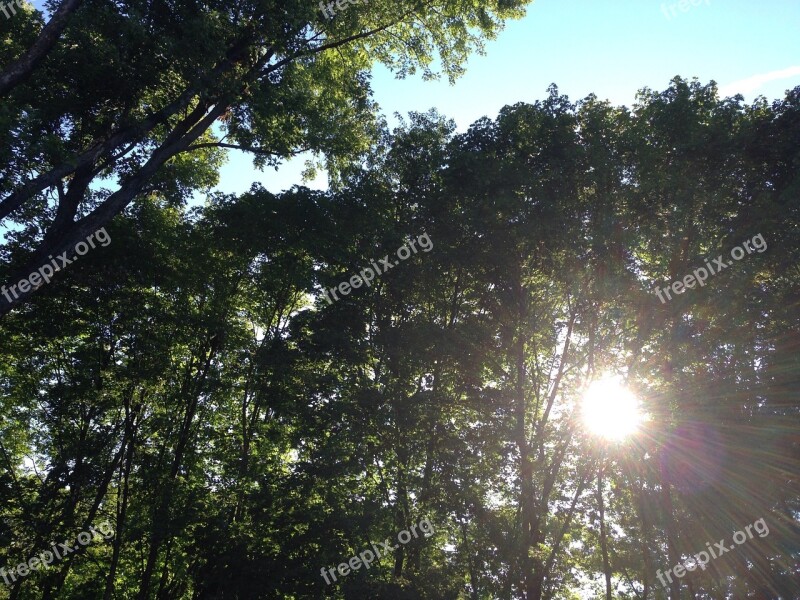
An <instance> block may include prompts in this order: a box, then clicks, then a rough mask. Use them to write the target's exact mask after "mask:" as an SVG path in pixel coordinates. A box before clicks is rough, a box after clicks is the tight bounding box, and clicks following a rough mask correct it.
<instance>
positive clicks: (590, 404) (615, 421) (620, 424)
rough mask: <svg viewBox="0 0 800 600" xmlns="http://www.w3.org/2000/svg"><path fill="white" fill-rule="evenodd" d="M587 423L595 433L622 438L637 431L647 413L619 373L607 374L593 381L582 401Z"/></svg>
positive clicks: (617, 438) (584, 419)
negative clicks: (623, 382)
mask: <svg viewBox="0 0 800 600" xmlns="http://www.w3.org/2000/svg"><path fill="white" fill-rule="evenodd" d="M581 412H582V417H583V423H584V425H585V426H586V427H587V429H588V430H589V431H591V432H592V433H593V434H595V435H597V436H600V437H603V438H606V439H608V440H622V439H624V438H626V437H627V436H629V435H631V434H632V433H635V432H636V430H637V429H638V428H639V424H640V423H641V422H642V420H643V418H644V416H643V415H642V412H641V409H640V408H639V400H638V399H637V398H636V396H634V395H633V394H632V393H631V391H630V390H628V389H627V388H626V387H625V386H624V385H623V384H622V381H621V378H620V377H619V376H613V377H604V378H603V379H599V380H597V381H593V382H592V383H591V384H589V387H588V388H587V389H586V392H585V393H584V395H583V400H582V411H581Z"/></svg>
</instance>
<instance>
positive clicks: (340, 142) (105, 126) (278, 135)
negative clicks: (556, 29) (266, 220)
mask: <svg viewBox="0 0 800 600" xmlns="http://www.w3.org/2000/svg"><path fill="white" fill-rule="evenodd" d="M524 5H525V2H523V1H521V0H520V1H508V0H497V1H495V2H491V3H489V4H484V5H481V6H478V5H475V4H473V3H470V2H466V1H463V2H442V1H438V0H437V1H430V2H414V3H409V4H408V5H398V4H397V3H396V2H389V1H388V0H373V1H371V2H369V3H368V4H366V5H359V6H354V7H351V8H350V9H348V10H347V11H342V12H340V13H339V14H337V16H336V18H334V19H332V20H329V21H326V20H325V17H323V14H322V13H321V12H320V11H319V10H318V8H317V7H316V6H314V5H312V4H311V3H309V2H301V1H293V2H278V3H274V2H263V3H255V4H246V3H245V4H242V3H232V2H226V1H222V2H213V3H211V4H202V5H199V4H197V3H196V2H194V1H189V0H187V1H185V2H179V3H170V4H168V3H164V2H155V3H150V2H142V1H140V0H133V1H124V2H118V3H109V2H104V1H100V2H85V3H83V4H81V5H77V4H76V3H74V2H71V1H68V2H66V3H65V4H63V5H62V6H61V7H60V8H59V9H58V10H56V12H55V13H54V16H53V19H52V21H51V22H50V23H49V24H48V25H47V26H46V27H45V28H44V29H42V31H41V34H40V35H39V37H38V38H37V33H38V31H37V27H36V26H35V25H33V23H36V22H37V19H38V17H37V16H26V17H25V18H27V19H29V21H28V22H24V19H23V18H22V15H20V18H19V19H16V21H18V22H19V23H18V25H15V27H17V28H18V32H19V33H18V34H19V35H20V40H19V41H15V46H14V47H15V49H16V50H17V56H15V55H14V54H13V53H4V56H3V58H2V59H1V60H3V61H5V62H4V63H0V65H2V67H4V68H5V71H4V72H3V73H2V74H0V81H3V82H4V84H3V85H4V88H5V89H7V90H8V91H7V92H5V93H7V94H8V104H7V106H6V107H5V110H4V113H3V116H2V122H1V123H2V125H3V127H2V129H3V132H4V133H3V134H2V137H1V138H0V146H1V147H6V148H8V150H6V151H5V154H4V157H3V167H2V171H1V172H2V174H3V182H2V184H0V194H2V195H3V198H2V201H0V219H6V218H9V219H10V221H11V222H13V223H16V224H18V225H20V226H21V227H22V230H21V231H20V232H19V235H18V236H15V238H14V240H15V243H13V244H12V245H10V247H9V250H10V251H11V255H12V257H13V259H14V264H15V268H14V269H13V270H12V271H11V272H10V275H11V276H10V277H9V280H10V281H11V282H12V283H15V282H16V281H17V280H18V279H20V278H22V277H26V276H27V275H28V274H29V273H31V272H32V271H34V270H36V269H38V268H39V267H40V266H42V265H43V264H45V263H46V262H48V261H49V260H50V259H48V258H47V257H48V255H53V256H56V255H60V254H61V253H63V252H65V251H66V252H71V251H72V249H73V247H74V246H75V244H76V243H77V242H79V241H80V240H82V239H83V238H85V237H86V236H88V235H90V234H92V233H93V232H94V231H96V230H97V229H99V228H100V227H102V226H104V225H106V224H108V223H109V222H110V220H111V219H112V218H113V217H114V216H115V215H118V214H120V213H121V212H122V211H123V210H124V209H125V207H127V206H128V205H129V204H130V203H131V202H132V201H133V200H134V198H136V197H143V196H146V195H148V194H157V195H159V196H161V197H165V198H169V199H170V201H172V202H180V201H182V200H185V199H186V198H187V197H189V196H190V195H191V193H192V191H193V190H196V189H200V190H202V189H208V188H209V187H210V186H212V185H213V184H214V183H215V182H216V168H217V167H218V166H219V162H220V160H221V156H222V155H221V153H220V150H221V149H231V148H235V149H240V150H244V151H247V152H251V153H253V154H254V155H255V157H256V159H255V162H256V164H257V165H261V166H263V165H276V164H278V162H279V161H280V160H281V159H283V158H287V157H290V156H292V155H294V154H297V153H298V152H301V151H311V152H314V153H316V154H318V155H320V156H323V157H324V158H325V164H326V166H327V168H328V169H329V171H330V173H331V174H332V175H333V176H334V178H336V177H337V176H338V175H339V174H340V173H342V172H344V171H345V170H346V169H347V168H349V166H350V165H353V164H355V163H357V160H358V156H359V155H360V154H361V153H363V151H364V150H366V148H367V147H368V145H369V143H370V141H371V140H373V139H374V138H375V135H376V132H377V129H376V122H375V115H374V110H375V107H374V103H372V102H371V101H370V98H369V97H370V90H369V83H368V76H367V72H368V69H369V68H370V66H371V65H372V63H373V62H375V61H378V62H382V63H383V64H385V65H387V66H389V67H390V68H392V69H394V70H395V71H396V72H397V73H398V75H400V76H403V75H406V74H409V73H413V72H414V71H415V70H416V69H417V68H421V69H423V71H424V73H425V75H426V76H431V77H432V76H434V74H433V72H432V71H431V70H430V65H431V64H432V62H433V61H434V60H435V59H438V61H439V64H441V68H442V71H443V73H444V74H446V75H447V76H448V77H450V78H451V79H452V78H455V77H457V76H458V75H459V74H460V73H461V71H462V67H461V65H462V63H463V62H464V61H465V59H466V57H467V56H468V55H469V53H470V52H471V51H472V50H473V49H475V48H480V47H481V40H482V38H484V37H486V38H491V37H492V36H494V35H495V33H496V32H497V30H498V29H499V28H500V26H501V24H502V21H503V20H504V19H507V18H511V17H519V16H521V14H522V11H523V9H522V7H523V6H524ZM59 32H60V38H59V41H58V42H55V36H56V35H57V34H58V33H59ZM24 44H29V45H30V49H29V50H25V49H24V48H25V46H24ZM15 60H16V62H14V61H15ZM0 89H3V88H0ZM215 125H216V126H217V129H214V128H212V127H213V126H215ZM109 183H111V185H110V187H106V186H108V185H109ZM15 293H16V295H15V296H10V299H9V298H2V299H1V300H0V312H1V313H3V314H4V313H6V312H8V310H10V309H11V308H12V307H13V306H16V305H17V304H19V303H20V302H23V301H24V300H25V298H27V297H28V296H29V295H30V294H31V293H32V290H29V291H21V290H20V291H19V292H15Z"/></svg>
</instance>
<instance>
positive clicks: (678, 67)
mask: <svg viewBox="0 0 800 600" xmlns="http://www.w3.org/2000/svg"><path fill="white" fill-rule="evenodd" d="M694 2H695V3H696V5H693V4H692V3H691V1H690V0H685V2H684V4H683V6H684V8H685V9H687V10H685V11H681V8H680V4H679V3H678V2H672V1H666V2H661V1H660V0H536V1H535V2H534V3H533V4H532V5H530V6H529V7H528V9H527V15H526V16H525V17H524V18H523V19H520V20H517V21H510V22H508V23H507V25H506V27H505V29H504V30H503V31H501V32H500V34H499V35H498V37H497V38H496V39H495V40H491V41H488V42H486V48H485V50H486V54H485V55H484V56H481V55H474V56H472V57H471V58H470V59H469V61H468V63H467V72H466V74H465V75H464V76H462V77H461V78H460V79H459V80H458V81H457V82H456V83H455V85H452V86H451V85H450V84H449V82H448V81H447V80H446V79H444V80H442V81H433V82H431V81H422V79H421V78H420V77H418V76H417V77H410V78H407V79H404V80H398V79H395V78H394V76H393V75H392V74H391V73H390V72H388V71H387V69H386V68H384V67H383V66H380V65H378V66H376V67H375V68H374V70H373V81H372V87H373V90H374V97H375V100H376V101H377V102H378V104H379V105H380V109H381V112H383V113H384V114H385V115H386V116H387V117H390V118H389V122H390V123H394V122H396V121H394V120H393V119H392V118H391V117H392V115H393V114H394V113H395V112H399V113H400V114H402V115H407V114H408V112H409V111H420V112H424V111H426V110H428V109H429V108H432V107H436V108H437V109H438V110H439V112H440V113H441V114H443V115H445V116H447V117H449V118H452V119H454V120H455V122H456V123H457V125H458V129H459V131H464V130H466V129H467V128H468V127H469V125H470V124H471V123H473V122H474V121H475V120H476V119H479V118H480V117H483V116H487V117H489V118H491V119H494V118H496V116H497V113H498V111H499V110H500V108H502V107H503V106H505V105H507V104H514V103H516V102H535V101H536V100H539V99H542V98H544V97H546V95H547V87H548V86H549V85H550V84H551V83H555V84H556V85H557V86H558V88H559V92H560V93H562V94H566V95H567V96H569V97H570V99H571V100H573V101H574V100H579V99H581V98H584V97H585V96H587V95H588V94H590V93H595V94H596V95H597V96H598V97H599V98H602V99H608V100H610V101H611V102H612V103H614V104H617V105H626V106H630V105H632V104H633V102H634V100H635V97H636V92H637V91H638V90H639V89H641V88H642V87H645V86H646V87H649V88H652V89H655V90H663V89H666V88H667V87H668V86H669V81H670V79H672V78H673V77H674V76H676V75H680V76H681V77H685V78H692V77H697V78H698V79H699V80H700V81H701V82H702V83H707V82H709V81H710V80H712V79H713V80H714V81H716V82H717V84H718V85H719V86H720V91H721V93H722V94H723V95H733V94H735V93H737V92H740V93H742V94H743V95H744V97H745V100H746V101H748V102H750V101H752V100H753V99H754V98H755V97H756V96H759V95H763V96H765V97H767V98H768V99H770V100H773V99H778V98H782V97H783V96H784V93H785V90H787V89H789V88H792V87H794V86H796V85H800V2H798V0H760V1H759V2H753V1H752V0H694ZM670 6H672V10H671V9H670ZM303 162H304V159H303V158H298V159H294V160H292V161H289V162H288V163H285V164H284V165H283V166H281V167H280V168H279V170H278V171H277V172H276V171H275V170H274V169H266V170H264V171H263V172H261V171H257V170H255V169H254V168H253V167H252V161H251V160H250V158H249V157H247V156H246V155H244V154H243V153H241V152H236V153H231V154H230V157H229V162H228V164H226V165H225V166H224V167H223V169H222V171H221V178H220V184H219V186H218V187H217V189H218V190H219V191H223V192H226V193H241V192H244V191H246V190H247V189H248V188H249V187H250V185H251V184H252V183H253V182H254V181H258V182H261V184H262V185H263V186H264V187H265V188H267V189H268V190H270V191H272V192H279V191H282V190H284V189H288V188H290V187H291V186H293V185H297V184H303V181H302V178H301V171H302V169H303ZM304 185H308V186H309V187H312V188H317V189H324V188H325V187H327V178H326V177H325V175H324V174H323V175H321V176H319V177H318V178H317V179H316V180H314V181H312V182H306V183H305V184H304Z"/></svg>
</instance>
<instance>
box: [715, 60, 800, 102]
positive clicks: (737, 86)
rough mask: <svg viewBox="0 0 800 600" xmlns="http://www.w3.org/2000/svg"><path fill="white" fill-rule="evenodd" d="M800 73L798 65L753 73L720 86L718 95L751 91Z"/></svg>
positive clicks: (731, 94) (723, 95)
mask: <svg viewBox="0 0 800 600" xmlns="http://www.w3.org/2000/svg"><path fill="white" fill-rule="evenodd" d="M795 75H800V66H795V67H789V68H788V69H782V70H780V71H770V72H769V73H761V74H760V75H753V76H752V77H747V78H746V79H740V80H739V81H734V82H732V83H728V84H726V85H723V86H720V88H719V95H720V96H721V97H723V98H724V97H725V96H733V95H734V94H746V93H748V92H753V91H755V90H757V89H758V88H760V87H761V86H762V85H764V84H765V83H768V82H770V81H775V80H777V79H787V78H789V77H794V76H795Z"/></svg>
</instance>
